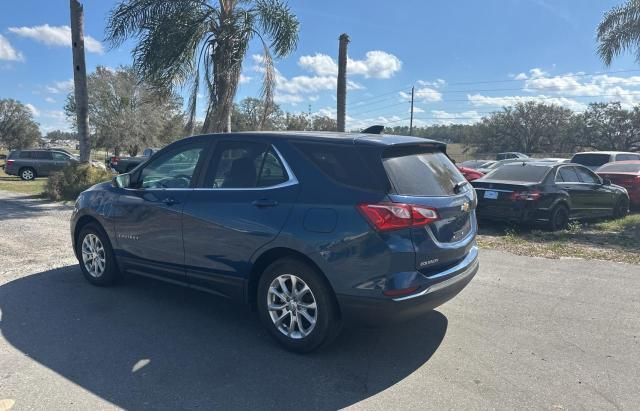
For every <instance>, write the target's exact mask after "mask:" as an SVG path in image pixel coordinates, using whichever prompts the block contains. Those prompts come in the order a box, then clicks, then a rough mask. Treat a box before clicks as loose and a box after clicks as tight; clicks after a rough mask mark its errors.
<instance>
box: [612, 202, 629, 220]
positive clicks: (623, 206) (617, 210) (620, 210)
mask: <svg viewBox="0 0 640 411" xmlns="http://www.w3.org/2000/svg"><path fill="white" fill-rule="evenodd" d="M627 214H629V201H628V200H627V199H626V198H620V199H618V201H616V205H615V206H614V207H613V218H615V219H618V218H625V217H626V216H627Z"/></svg>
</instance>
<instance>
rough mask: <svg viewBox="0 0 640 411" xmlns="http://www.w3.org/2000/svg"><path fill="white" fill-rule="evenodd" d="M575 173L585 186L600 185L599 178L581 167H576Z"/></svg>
mask: <svg viewBox="0 0 640 411" xmlns="http://www.w3.org/2000/svg"><path fill="white" fill-rule="evenodd" d="M576 172H577V173H578V177H580V180H581V181H582V182H583V183H587V184H600V178H598V176H596V175H595V174H593V172H591V170H588V169H586V168H583V167H576Z"/></svg>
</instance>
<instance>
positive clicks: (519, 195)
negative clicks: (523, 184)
mask: <svg viewBox="0 0 640 411" xmlns="http://www.w3.org/2000/svg"><path fill="white" fill-rule="evenodd" d="M541 196H542V193H541V192H540V191H538V190H531V191H514V192H513V193H511V195H510V196H509V199H510V200H511V201H536V200H539V199H540V197H541Z"/></svg>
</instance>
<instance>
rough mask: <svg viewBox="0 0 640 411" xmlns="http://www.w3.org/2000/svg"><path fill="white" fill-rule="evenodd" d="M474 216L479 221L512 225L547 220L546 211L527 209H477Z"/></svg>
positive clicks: (515, 207)
mask: <svg viewBox="0 0 640 411" xmlns="http://www.w3.org/2000/svg"><path fill="white" fill-rule="evenodd" d="M476 216H477V217H478V219H481V220H494V221H506V222H513V223H534V222H536V221H546V220H548V219H549V212H548V210H546V209H540V208H529V207H517V206H514V207H491V206H489V207H478V208H477V209H476Z"/></svg>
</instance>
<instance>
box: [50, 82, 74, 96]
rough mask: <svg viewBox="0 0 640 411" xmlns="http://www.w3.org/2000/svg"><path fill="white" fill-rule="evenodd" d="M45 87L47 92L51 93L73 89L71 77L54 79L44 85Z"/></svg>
mask: <svg viewBox="0 0 640 411" xmlns="http://www.w3.org/2000/svg"><path fill="white" fill-rule="evenodd" d="M45 89H46V90H47V91H48V92H49V93H53V94H58V93H65V94H66V93H69V92H70V91H71V90H73V79H72V78H70V79H69V80H62V81H55V82H53V83H52V84H50V85H48V86H46V87H45Z"/></svg>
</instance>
